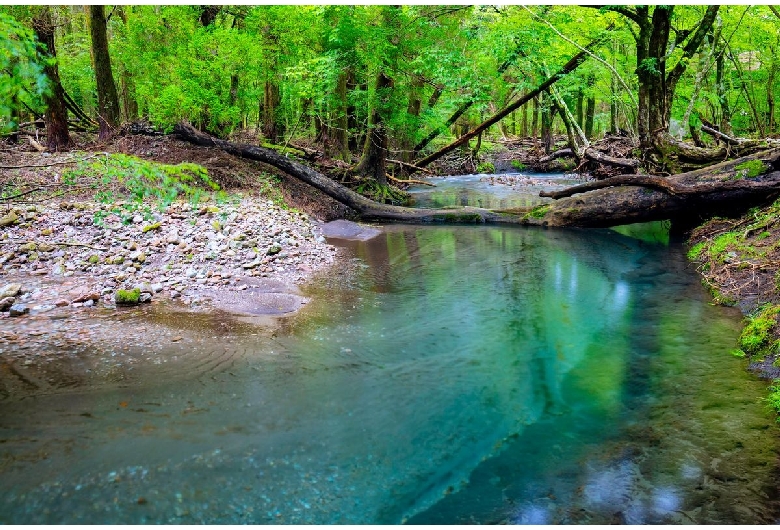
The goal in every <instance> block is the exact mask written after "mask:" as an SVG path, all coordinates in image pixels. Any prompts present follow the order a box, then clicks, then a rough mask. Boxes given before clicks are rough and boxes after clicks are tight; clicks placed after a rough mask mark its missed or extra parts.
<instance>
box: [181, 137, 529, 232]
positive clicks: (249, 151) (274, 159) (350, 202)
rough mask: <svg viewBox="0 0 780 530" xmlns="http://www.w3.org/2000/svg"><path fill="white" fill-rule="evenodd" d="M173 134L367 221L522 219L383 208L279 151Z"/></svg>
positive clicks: (486, 212)
mask: <svg viewBox="0 0 780 530" xmlns="http://www.w3.org/2000/svg"><path fill="white" fill-rule="evenodd" d="M173 132H174V134H175V135H176V136H178V137H179V138H180V139H182V140H186V141H188V142H190V143H193V144H196V145H202V146H206V147H217V148H219V149H222V150H223V151H225V152H227V153H230V154H232V155H235V156H239V157H242V158H248V159H250V160H256V161H258V162H263V163H266V164H270V165H272V166H274V167H276V168H278V169H281V170H282V171H284V172H285V173H287V174H288V175H290V176H292V177H295V178H297V179H299V180H301V181H303V182H305V183H306V184H308V185H310V186H312V187H314V188H316V189H318V190H320V191H321V192H323V193H324V194H325V195H327V196H329V197H331V198H332V199H335V200H337V201H338V202H340V203H341V204H344V205H345V206H348V207H349V208H351V209H353V210H354V211H355V212H357V214H358V215H359V216H360V218H361V219H364V220H367V221H406V222H421V223H424V222H451V223H457V222H461V223H485V222H494V223H495V222H506V223H519V222H521V217H522V216H519V215H515V214H511V213H510V214H502V213H498V212H493V211H490V210H485V209H482V208H472V207H464V208H447V209H437V208H419V209H418V208H405V207H403V206H395V205H391V204H381V203H378V202H375V201H372V200H371V199H368V198H366V197H364V196H362V195H360V194H359V193H356V192H354V191H352V190H351V189H349V188H347V187H346V186H343V185H341V184H339V183H338V182H336V181H334V180H331V179H329V178H328V177H326V176H325V175H323V174H322V173H319V172H317V171H314V170H313V169H311V168H310V167H307V166H304V165H303V164H300V163H298V162H295V161H293V160H290V159H289V158H287V157H285V156H283V155H280V154H279V153H277V152H276V151H273V150H271V149H266V148H263V147H258V146H254V145H248V144H236V143H233V142H228V141H225V140H220V139H219V138H214V137H213V136H209V135H207V134H204V133H202V132H200V131H198V130H196V129H195V128H193V127H192V126H191V125H190V124H188V123H183V122H182V123H179V124H177V125H176V126H175V127H174V129H173Z"/></svg>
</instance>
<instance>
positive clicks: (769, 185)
mask: <svg viewBox="0 0 780 530" xmlns="http://www.w3.org/2000/svg"><path fill="white" fill-rule="evenodd" d="M174 133H175V134H176V135H177V136H178V137H179V138H181V139H183V140H186V141H189V142H191V143H194V144H197V145H203V146H208V147H216V148H219V149H222V150H224V151H226V152H228V153H230V154H233V155H236V156H239V157H243V158H248V159H250V160H257V161H259V162H264V163H266V164H270V165H272V166H274V167H276V168H278V169H280V170H282V171H284V172H285V173H287V174H289V175H291V176H292V177H295V178H297V179H299V180H301V181H303V182H305V183H306V184H309V185H310V186H313V187H314V188H316V189H318V190H320V191H322V192H323V193H325V194H326V195H328V196H329V197H332V198H333V199H335V200H337V201H339V202H340V203H342V204H344V205H346V206H348V207H350V208H352V209H353V210H354V211H355V212H356V213H357V214H358V216H359V217H360V218H362V219H364V220H368V221H400V222H451V223H506V224H526V225H540V226H578V227H607V226H617V225H623V224H630V223H639V222H646V221H657V220H665V219H672V220H681V221H686V222H687V221H691V220H694V219H702V218H707V217H711V216H714V215H737V214H741V213H743V212H744V211H745V210H746V209H747V208H749V207H751V206H757V205H761V204H765V203H766V202H767V201H771V200H773V199H774V198H776V197H777V196H779V195H780V149H772V150H769V151H765V152H763V153H760V154H757V155H752V156H748V157H743V158H741V159H737V160H731V161H729V162H723V163H721V164H717V165H715V166H711V167H708V168H704V169H699V170H696V171H691V172H688V173H683V174H680V175H675V176H673V177H669V178H665V179H664V178H660V177H649V176H642V175H624V176H621V177H617V178H612V179H605V180H603V181H600V182H594V183H586V184H584V185H581V186H575V187H574V188H570V189H569V190H566V191H564V192H563V193H561V194H560V195H559V196H561V197H565V198H562V199H560V200H558V201H556V202H554V203H551V204H548V205H545V206H542V207H537V208H535V209H534V210H530V209H525V210H515V211H492V210H485V209H482V208H471V207H465V208H446V209H435V208H421V209H416V208H404V207H402V206H393V205H388V204H380V203H377V202H374V201H372V200H370V199H368V198H366V197H363V196H362V195H359V194H358V193H355V192H354V191H352V190H350V189H349V188H347V187H345V186H342V185H341V184H339V183H337V182H335V181H333V180H331V179H329V178H328V177H326V176H325V175H323V174H321V173H319V172H317V171H314V170H313V169H311V168H309V167H307V166H304V165H303V164H299V163H298V162H295V161H292V160H290V159H289V158H286V157H284V156H282V155H280V154H278V153H276V152H274V151H272V150H270V149H264V148H262V147H257V146H252V145H247V144H235V143H232V142H227V141H224V140H220V139H217V138H214V137H211V136H209V135H207V134H204V133H201V132H199V131H197V130H195V129H194V128H193V127H192V126H191V125H189V124H185V123H180V124H178V125H177V126H176V127H175V128H174ZM583 192H587V193H583ZM578 193H581V194H580V195H577V196H566V195H573V194H578Z"/></svg>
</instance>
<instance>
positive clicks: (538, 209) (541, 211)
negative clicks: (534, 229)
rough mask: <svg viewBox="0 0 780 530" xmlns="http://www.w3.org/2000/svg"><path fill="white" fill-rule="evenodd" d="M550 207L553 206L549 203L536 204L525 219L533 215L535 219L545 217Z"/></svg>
mask: <svg viewBox="0 0 780 530" xmlns="http://www.w3.org/2000/svg"><path fill="white" fill-rule="evenodd" d="M550 208H552V206H550V205H549V204H542V205H541V206H534V208H533V209H532V210H531V211H530V212H528V213H527V214H525V216H524V217H523V219H528V218H531V217H533V218H534V219H543V218H544V216H545V215H547V212H548V211H550Z"/></svg>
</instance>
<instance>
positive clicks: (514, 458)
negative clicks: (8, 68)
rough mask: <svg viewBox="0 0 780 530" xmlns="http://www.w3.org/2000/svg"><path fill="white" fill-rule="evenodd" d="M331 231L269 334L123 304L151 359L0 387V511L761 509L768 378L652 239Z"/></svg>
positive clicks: (530, 518) (448, 513) (410, 516)
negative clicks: (53, 386) (331, 258)
mask: <svg viewBox="0 0 780 530" xmlns="http://www.w3.org/2000/svg"><path fill="white" fill-rule="evenodd" d="M651 239H652V238H651ZM334 242H335V241H334ZM339 244H340V245H343V246H345V247H347V248H349V249H350V252H351V253H352V255H353V256H354V259H353V260H352V261H351V262H350V264H349V265H350V266H349V267H345V269H344V270H340V269H335V270H334V271H331V272H330V273H329V275H328V276H325V277H323V278H322V279H321V280H320V281H318V282H315V283H314V284H312V285H310V286H308V287H307V288H306V289H305V293H306V294H307V295H308V296H310V297H311V298H312V302H311V303H310V304H309V305H308V306H306V307H305V308H304V309H303V310H302V311H301V312H300V313H299V314H297V315H296V316H294V317H290V318H288V319H286V320H284V321H283V322H282V324H281V325H280V326H278V327H276V328H274V329H273V331H270V330H269V329H267V328H260V327H257V326H253V325H251V324H247V323H245V322H241V321H240V320H235V319H233V318H232V317H230V316H228V315H217V314H214V315H208V316H204V317H196V316H192V317H189V316H187V315H186V314H178V315H170V319H171V323H172V324H175V325H174V326H173V327H166V326H165V325H164V323H165V321H166V320H167V319H168V317H166V316H165V314H164V313H157V314H145V313H143V312H138V313H134V314H132V315H127V314H125V315H123V316H122V318H123V319H124V320H123V321H122V324H125V325H126V324H131V325H133V326H135V327H136V328H138V329H140V328H142V327H143V328H145V329H146V330H147V331H145V333H146V334H147V335H150V342H149V343H148V344H149V346H148V347H147V351H146V354H147V357H146V359H147V361H149V362H148V363H147V364H148V365H149V366H152V363H154V362H155V360H159V361H160V364H159V365H157V366H158V369H159V372H155V370H153V369H149V366H147V367H146V368H143V369H142V368H141V367H139V368H138V369H139V370H142V373H143V377H140V378H139V377H136V378H134V379H132V380H129V381H128V380H125V381H124V382H123V383H122V384H120V385H113V386H112V385H104V386H100V387H96V388H82V389H80V390H79V391H73V392H69V393H53V394H36V393H34V392H33V393H30V394H28V398H27V399H24V400H15V399H7V400H5V401H0V440H1V441H2V442H3V443H2V444H0V477H2V480H3V484H4V486H6V493H5V494H4V496H3V497H2V498H0V522H3V523H72V524H86V523H96V522H100V523H182V524H186V523H204V522H206V523H226V524H235V523H286V524H289V523H300V524H303V523H309V524H314V523H318V524H324V523H354V524H359V523H399V522H403V521H408V522H417V523H467V522H478V523H490V522H510V523H519V522H530V523H543V522H546V523H568V522H571V523H610V522H633V523H656V522H661V523H663V522H696V523H745V522H770V521H773V520H774V519H775V518H776V515H777V497H778V496H777V491H776V490H777V487H776V484H777V481H776V478H777V477H776V474H777V448H778V447H777V431H776V426H775V424H774V421H773V418H772V417H771V415H770V414H768V413H767V412H766V411H765V410H764V408H763V407H762V406H761V405H760V404H757V400H758V399H759V398H760V396H762V395H763V393H764V387H765V383H762V382H760V381H756V380H754V379H752V378H751V377H750V376H749V375H748V374H746V373H745V371H744V370H743V367H742V366H741V363H740V361H739V360H737V359H735V358H733V357H731V356H729V355H728V351H729V349H730V348H731V347H732V346H733V343H734V340H735V338H736V336H737V334H738V327H739V315H738V314H737V313H735V312H734V311H731V310H728V309H724V308H719V307H712V306H710V305H709V304H708V303H707V300H706V299H705V297H704V293H703V290H702V289H701V287H700V286H699V285H698V282H697V279H696V277H695V275H694V274H692V272H691V271H690V270H688V269H687V266H686V264H685V262H684V260H683V259H682V257H681V256H682V253H681V249H680V248H679V246H678V245H677V244H676V243H675V242H671V243H670V244H669V245H668V246H667V245H663V244H658V243H654V242H651V241H650V240H648V239H647V238H645V239H638V238H634V237H628V236H627V235H624V234H619V233H616V232H615V231H610V230H597V231H587V232H585V231H582V232H580V231H576V230H572V231H565V232H564V231H554V230H541V229H526V228H521V227H509V228H493V227H484V226H465V227H445V226H389V227H385V229H384V233H383V234H381V235H380V236H378V237H376V238H374V239H371V240H369V241H366V242H347V241H344V242H339ZM223 323H226V325H224V326H223V325H222V324H223ZM173 334H176V335H180V336H173V337H172V335H173ZM153 338H157V339H159V340H157V341H156V342H155V341H154V340H152V339H153ZM163 339H165V340H163ZM173 339H177V340H176V342H172V341H173ZM209 352H211V353H209ZM163 360H165V362H164V363H163V362H162V361H163Z"/></svg>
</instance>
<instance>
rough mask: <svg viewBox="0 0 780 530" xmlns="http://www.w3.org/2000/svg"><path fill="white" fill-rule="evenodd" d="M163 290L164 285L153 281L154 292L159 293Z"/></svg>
mask: <svg viewBox="0 0 780 530" xmlns="http://www.w3.org/2000/svg"><path fill="white" fill-rule="evenodd" d="M162 290H163V285H162V284H161V283H153V284H152V292H153V293H159V292H160V291H162Z"/></svg>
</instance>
